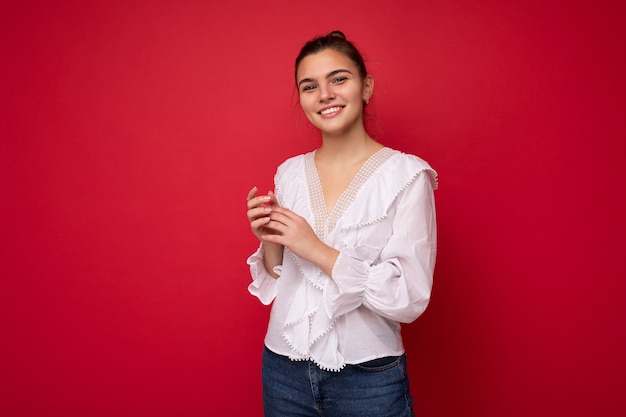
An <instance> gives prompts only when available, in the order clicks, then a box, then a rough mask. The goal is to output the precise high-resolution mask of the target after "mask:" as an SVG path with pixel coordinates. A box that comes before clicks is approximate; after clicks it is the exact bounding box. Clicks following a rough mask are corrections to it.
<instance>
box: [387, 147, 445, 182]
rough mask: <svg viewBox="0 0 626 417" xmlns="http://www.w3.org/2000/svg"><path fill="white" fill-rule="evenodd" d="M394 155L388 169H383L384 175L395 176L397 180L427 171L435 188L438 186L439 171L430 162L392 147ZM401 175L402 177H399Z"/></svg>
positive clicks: (390, 159) (410, 177) (409, 178)
mask: <svg viewBox="0 0 626 417" xmlns="http://www.w3.org/2000/svg"><path fill="white" fill-rule="evenodd" d="M389 149H390V150H391V151H392V156H391V157H390V158H389V167H388V169H383V170H381V174H382V175H389V176H393V177H395V179H396V180H398V179H400V178H406V180H412V179H414V178H415V177H416V176H417V175H418V174H421V173H426V174H427V175H428V176H429V178H430V180H431V183H432V184H433V187H434V188H437V171H435V170H434V169H433V168H432V167H431V166H430V164H429V163H428V162H426V161H425V160H424V159H422V158H420V157H419V156H417V155H414V154H410V153H405V152H402V151H399V150H395V149H391V148H389ZM399 177H400V178H399Z"/></svg>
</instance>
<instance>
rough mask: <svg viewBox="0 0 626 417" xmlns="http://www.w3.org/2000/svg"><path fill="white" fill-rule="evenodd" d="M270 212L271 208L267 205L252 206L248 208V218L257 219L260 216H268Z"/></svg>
mask: <svg viewBox="0 0 626 417" xmlns="http://www.w3.org/2000/svg"><path fill="white" fill-rule="evenodd" d="M271 212H272V208H271V207H269V206H258V207H253V208H251V209H249V210H248V220H250V221H252V220H256V219H259V218H261V217H268V218H269V214H270V213H271Z"/></svg>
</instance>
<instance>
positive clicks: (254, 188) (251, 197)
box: [246, 185, 259, 201]
mask: <svg viewBox="0 0 626 417" xmlns="http://www.w3.org/2000/svg"><path fill="white" fill-rule="evenodd" d="M257 191H259V189H258V188H257V187H256V185H255V186H254V187H252V189H251V190H250V191H248V198H247V199H246V200H248V201H249V200H251V199H253V198H254V197H255V196H256V193H257Z"/></svg>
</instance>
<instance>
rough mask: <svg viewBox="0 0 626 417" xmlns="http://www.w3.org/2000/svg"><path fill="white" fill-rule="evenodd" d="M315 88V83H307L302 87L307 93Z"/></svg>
mask: <svg viewBox="0 0 626 417" xmlns="http://www.w3.org/2000/svg"><path fill="white" fill-rule="evenodd" d="M313 90H315V85H313V84H308V85H305V86H304V87H302V92H303V93H305V92H307V91H313Z"/></svg>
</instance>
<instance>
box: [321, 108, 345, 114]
mask: <svg viewBox="0 0 626 417" xmlns="http://www.w3.org/2000/svg"><path fill="white" fill-rule="evenodd" d="M344 107H345V106H333V107H327V108H325V109H323V110H321V111H319V112H318V113H319V114H321V115H322V116H330V115H332V114H334V113H337V112H338V111H340V110H341V109H343V108H344Z"/></svg>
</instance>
